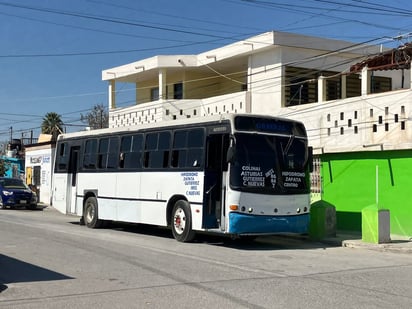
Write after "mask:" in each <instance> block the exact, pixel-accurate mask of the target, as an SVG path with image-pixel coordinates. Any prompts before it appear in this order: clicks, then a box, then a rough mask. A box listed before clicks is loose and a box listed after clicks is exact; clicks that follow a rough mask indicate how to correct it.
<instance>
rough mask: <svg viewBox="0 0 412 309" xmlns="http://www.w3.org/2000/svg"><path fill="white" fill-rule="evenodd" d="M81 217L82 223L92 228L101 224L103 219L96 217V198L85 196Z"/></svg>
mask: <svg viewBox="0 0 412 309" xmlns="http://www.w3.org/2000/svg"><path fill="white" fill-rule="evenodd" d="M83 218H84V223H85V224H86V226H87V227H89V228H92V229H94V228H99V227H101V226H102V223H103V221H102V220H100V219H99V217H98V209H97V199H96V198H95V197H94V196H90V197H88V198H87V200H86V203H85V205H84V214H83Z"/></svg>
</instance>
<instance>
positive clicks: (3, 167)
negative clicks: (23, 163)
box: [0, 159, 9, 177]
mask: <svg viewBox="0 0 412 309" xmlns="http://www.w3.org/2000/svg"><path fill="white" fill-rule="evenodd" d="M8 169H9V166H8V164H7V162H6V161H5V160H3V159H0V176H1V177H3V176H4V175H6V172H7V170H8Z"/></svg>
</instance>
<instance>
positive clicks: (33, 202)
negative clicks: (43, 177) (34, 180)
mask: <svg viewBox="0 0 412 309" xmlns="http://www.w3.org/2000/svg"><path fill="white" fill-rule="evenodd" d="M16 206H24V207H26V208H27V209H31V210H34V209H36V208H37V195H36V193H35V192H33V191H32V190H30V188H29V186H28V185H26V184H25V183H24V181H23V180H21V179H18V178H6V177H0V209H4V208H7V207H10V208H14V207H16Z"/></svg>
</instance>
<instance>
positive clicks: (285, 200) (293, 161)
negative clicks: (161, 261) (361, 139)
mask: <svg viewBox="0 0 412 309" xmlns="http://www.w3.org/2000/svg"><path fill="white" fill-rule="evenodd" d="M56 147H57V149H56V159H55V167H54V173H53V199H52V203H53V207H54V208H56V209H57V210H59V211H61V212H63V213H66V214H72V215H78V216H80V219H81V221H82V222H84V224H85V225H86V226H87V227H90V228H98V227H101V226H102V225H104V224H105V223H106V222H110V221H121V222H133V223H142V224H152V225H157V226H167V227H171V230H172V233H173V236H174V237H175V239H177V240H178V241H182V242H186V241H191V240H193V238H194V237H195V234H196V232H212V233H220V234H225V235H229V236H231V237H242V236H259V235H270V234H277V233H306V232H307V230H308V225H309V211H310V209H309V208H310V167H311V151H310V148H309V147H308V140H307V135H306V130H305V127H304V125H303V124H302V123H301V122H298V121H293V120H288V119H283V118H275V117H267V116H258V115H252V114H225V115H219V116H210V117H202V118H190V119H185V120H174V121H164V122H161V123H155V124H147V125H139V126H130V127H122V128H109V129H101V130H93V131H82V132H76V133H68V134H62V135H60V136H59V137H58V140H57V146H56Z"/></svg>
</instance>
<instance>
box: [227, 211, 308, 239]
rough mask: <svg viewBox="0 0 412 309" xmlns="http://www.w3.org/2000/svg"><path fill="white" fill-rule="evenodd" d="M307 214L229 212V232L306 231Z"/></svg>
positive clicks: (269, 232) (268, 232)
mask: <svg viewBox="0 0 412 309" xmlns="http://www.w3.org/2000/svg"><path fill="white" fill-rule="evenodd" d="M308 228H309V214H303V215H294V216H258V215H251V214H242V213H238V212H231V213H229V230H228V232H229V233H230V234H248V233H251V234H255V233H256V234H259V233H262V234H263V233H266V234H271V233H307V232H308Z"/></svg>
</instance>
